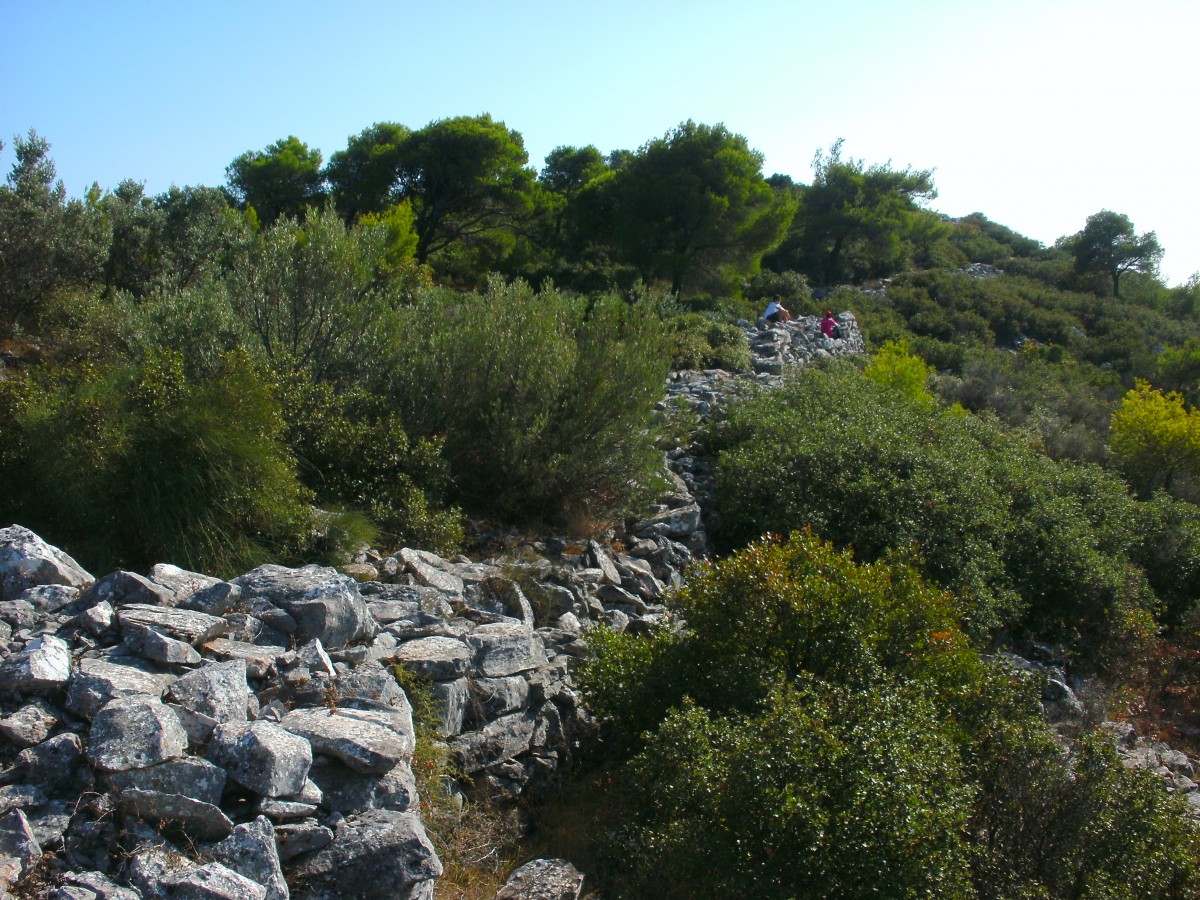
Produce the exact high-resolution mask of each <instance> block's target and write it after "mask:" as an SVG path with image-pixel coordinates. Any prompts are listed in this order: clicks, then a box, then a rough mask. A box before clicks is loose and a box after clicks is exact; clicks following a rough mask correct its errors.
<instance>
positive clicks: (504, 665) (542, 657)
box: [467, 623, 546, 678]
mask: <svg viewBox="0 0 1200 900" xmlns="http://www.w3.org/2000/svg"><path fill="white" fill-rule="evenodd" d="M467 643H468V644H469V645H470V646H471V647H472V648H473V649H474V650H475V651H476V654H477V662H476V667H477V669H478V671H479V672H480V674H482V675H485V676H487V677H489V678H500V677H503V676H505V675H515V674H517V673H518V672H524V671H528V670H529V669H535V668H537V667H538V666H543V665H545V664H546V648H545V646H544V645H543V644H542V642H541V640H540V639H539V638H538V636H537V633H536V632H535V631H533V630H532V629H530V628H528V627H526V626H524V625H509V624H505V623H497V624H495V625H481V626H480V627H479V628H477V629H476V630H475V631H473V632H472V633H471V634H469V635H468V636H467Z"/></svg>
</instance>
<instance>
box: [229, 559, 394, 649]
mask: <svg viewBox="0 0 1200 900" xmlns="http://www.w3.org/2000/svg"><path fill="white" fill-rule="evenodd" d="M233 583H234V584H236V585H237V586H238V587H239V588H240V589H241V592H242V597H243V599H244V600H245V601H247V602H249V603H254V602H266V603H268V604H270V605H272V606H274V607H276V608H278V609H281V610H283V611H284V612H286V613H287V614H288V615H289V616H290V617H291V618H292V620H293V621H294V623H295V626H294V627H295V631H294V632H293V634H292V636H293V637H294V638H295V640H296V642H297V643H303V642H305V641H310V640H312V639H313V638H317V639H319V640H320V641H321V643H322V645H324V646H325V647H327V648H328V649H330V650H338V649H341V648H342V647H345V646H347V645H348V644H354V643H358V642H361V641H365V640H369V639H370V638H371V637H373V636H374V635H375V620H374V619H373V618H372V617H371V611H370V609H369V608H368V607H367V602H366V601H365V600H364V599H363V597H362V595H361V594H360V593H359V591H358V583H357V582H356V581H355V580H354V579H353V578H350V577H348V576H346V575H341V574H339V573H338V572H337V570H335V569H330V568H326V567H323V566H316V565H309V566H304V567H303V568H300V569H289V568H285V567H284V566H276V565H265V566H259V567H258V568H257V569H255V570H253V571H252V572H247V573H246V574H245V575H242V576H240V577H238V578H235V579H234V580H233Z"/></svg>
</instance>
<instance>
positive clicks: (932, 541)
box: [710, 367, 1157, 654]
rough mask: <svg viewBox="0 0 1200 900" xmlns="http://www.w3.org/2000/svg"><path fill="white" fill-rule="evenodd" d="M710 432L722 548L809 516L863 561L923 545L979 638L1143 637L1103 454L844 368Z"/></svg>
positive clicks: (1142, 611)
mask: <svg viewBox="0 0 1200 900" xmlns="http://www.w3.org/2000/svg"><path fill="white" fill-rule="evenodd" d="M710 443H711V445H712V446H714V447H715V448H717V449H718V450H719V451H720V459H719V464H718V469H717V506H718V511H719V513H720V516H721V527H720V530H719V531H718V532H717V537H719V539H720V541H721V543H722V545H723V546H725V547H737V546H741V545H743V544H744V543H746V542H748V541H751V540H753V539H754V538H755V537H757V536H758V535H759V534H761V533H763V532H764V531H772V532H779V533H785V532H788V531H791V530H794V529H798V528H803V527H804V526H806V525H810V524H811V525H812V527H813V528H814V529H815V531H816V532H817V533H818V534H819V535H821V536H822V537H825V538H827V539H830V540H833V541H834V542H836V543H837V544H838V545H840V546H853V547H855V549H856V550H857V552H858V553H859V555H860V557H861V558H862V559H864V560H866V561H872V560H875V559H878V558H881V557H882V556H883V555H884V554H885V553H886V552H887V551H888V550H895V549H902V548H905V547H915V548H918V550H919V554H920V556H919V559H920V563H919V566H920V570H921V571H922V573H923V574H924V575H925V577H927V578H929V579H930V580H932V581H933V582H934V583H937V584H940V585H943V586H944V587H946V588H949V589H951V590H953V591H954V592H955V593H956V596H957V597H958V602H959V609H960V613H961V615H962V616H963V619H964V622H965V624H966V627H967V629H968V631H970V632H971V634H972V635H974V636H975V637H976V638H980V639H984V638H986V637H987V636H988V635H990V634H992V633H993V632H994V630H995V629H996V628H998V627H1000V626H1005V627H1009V628H1012V627H1018V626H1020V625H1022V624H1024V625H1025V626H1026V627H1029V628H1031V629H1034V630H1035V631H1036V632H1038V633H1040V634H1041V635H1042V636H1043V637H1045V638H1050V639H1059V640H1063V641H1066V642H1070V643H1072V644H1074V645H1075V646H1077V647H1078V648H1079V649H1081V650H1082V649H1086V650H1087V651H1088V652H1090V653H1093V654H1099V653H1101V652H1102V649H1101V648H1103V647H1105V646H1113V645H1115V644H1119V643H1120V642H1122V641H1125V640H1127V639H1136V642H1138V643H1141V642H1142V641H1143V637H1144V631H1145V629H1146V628H1147V627H1148V625H1149V619H1148V614H1149V612H1150V611H1151V610H1153V609H1154V608H1155V607H1156V605H1157V598H1156V597H1155V596H1154V594H1153V592H1152V591H1151V589H1150V586H1149V582H1148V581H1147V578H1146V575H1145V574H1144V573H1143V572H1141V571H1139V570H1138V568H1137V567H1136V565H1135V564H1134V563H1135V560H1134V558H1133V557H1132V556H1131V554H1132V553H1133V550H1134V548H1135V547H1136V546H1137V536H1136V533H1135V531H1134V528H1133V523H1134V520H1135V514H1136V509H1137V506H1136V503H1135V501H1134V500H1133V498H1132V497H1130V496H1129V494H1128V491H1127V490H1126V489H1125V488H1124V486H1123V485H1122V484H1121V483H1120V481H1119V480H1118V479H1116V478H1114V477H1113V476H1111V475H1108V474H1106V473H1104V472H1103V471H1102V470H1100V469H1099V468H1098V467H1095V466H1080V465H1076V464H1071V463H1059V462H1055V461H1053V460H1050V459H1048V458H1047V457H1045V456H1044V455H1041V454H1039V453H1037V452H1036V451H1035V450H1034V449H1032V448H1030V447H1029V445H1028V444H1027V443H1025V442H1023V441H1021V440H1019V439H1018V438H1015V437H1013V436H1011V435H1008V434H1006V433H1005V432H1004V431H1003V429H1001V428H1000V427H998V426H997V425H996V424H995V423H989V422H986V421H983V420H980V419H978V418H976V417H970V416H967V417H964V416H962V415H955V414H953V413H952V412H951V411H943V410H941V409H939V408H937V407H932V406H930V405H928V404H914V403H912V402H910V401H908V400H906V399H905V398H903V397H902V396H900V395H899V394H897V393H895V392H892V391H889V390H887V389H886V388H883V387H882V386H879V385H876V384H874V383H873V382H871V381H870V380H868V379H866V378H863V377H862V376H860V375H858V374H856V373H855V372H853V370H851V369H849V368H847V367H842V368H831V369H829V370H827V371H820V372H817V371H814V372H809V373H806V374H804V375H803V376H802V377H800V378H797V379H795V380H794V381H793V382H792V383H791V384H790V385H789V386H787V387H786V388H784V389H782V390H777V391H772V392H770V394H761V395H759V396H757V397H754V398H753V399H751V400H749V401H747V402H744V403H741V404H733V405H731V406H730V408H729V416H728V419H727V421H726V422H725V423H724V424H723V425H722V426H720V428H719V429H718V430H717V431H716V432H715V433H714V434H713V435H712V436H711V438H710ZM1139 561H1140V560H1139Z"/></svg>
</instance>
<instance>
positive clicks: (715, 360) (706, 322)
mask: <svg viewBox="0 0 1200 900" xmlns="http://www.w3.org/2000/svg"><path fill="white" fill-rule="evenodd" d="M663 326H664V327H665V328H666V330H667V332H668V334H669V335H670V342H671V368H672V369H676V370H678V369H725V370H726V371H730V372H745V371H747V370H749V368H750V345H749V342H748V341H747V340H746V333H745V332H744V331H742V329H741V328H739V327H738V326H737V325H729V324H725V323H721V322H714V321H713V320H712V319H710V318H708V317H707V316H705V315H702V314H700V313H683V314H681V315H676V316H673V317H671V318H669V319H667V320H666V321H665V322H664V323H663Z"/></svg>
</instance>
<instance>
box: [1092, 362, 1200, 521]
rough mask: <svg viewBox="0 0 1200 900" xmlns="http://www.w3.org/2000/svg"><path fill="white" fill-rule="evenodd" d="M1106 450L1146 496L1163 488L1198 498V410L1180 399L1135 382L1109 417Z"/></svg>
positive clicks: (1199, 468)
mask: <svg viewBox="0 0 1200 900" xmlns="http://www.w3.org/2000/svg"><path fill="white" fill-rule="evenodd" d="M1110 434H1111V438H1110V446H1111V448H1112V451H1113V453H1114V454H1115V455H1116V457H1117V459H1118V461H1119V463H1120V466H1121V468H1122V470H1123V471H1124V472H1125V473H1126V475H1127V476H1128V477H1129V479H1130V481H1131V482H1132V483H1133V484H1134V485H1135V486H1136V487H1137V488H1138V490H1139V491H1141V492H1142V494H1143V496H1149V495H1150V494H1151V493H1152V492H1153V491H1155V490H1158V489H1160V488H1165V489H1166V490H1168V491H1171V492H1172V493H1175V494H1177V495H1179V496H1183V497H1184V498H1185V499H1189V500H1200V490H1194V489H1195V488H1200V410H1196V409H1189V408H1188V407H1187V405H1186V403H1185V402H1184V399H1183V395H1182V394H1178V393H1174V392H1172V393H1169V394H1165V395H1164V394H1163V393H1162V392H1161V391H1156V390H1154V389H1153V388H1151V387H1150V385H1149V384H1148V383H1147V382H1145V381H1140V380H1139V381H1138V382H1137V384H1136V385H1135V387H1134V389H1133V390H1132V391H1129V392H1128V393H1127V394H1126V395H1125V399H1124V400H1123V401H1122V402H1121V405H1120V407H1119V408H1118V409H1117V411H1116V412H1114V413H1113V416H1112V425H1111V431H1110Z"/></svg>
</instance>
